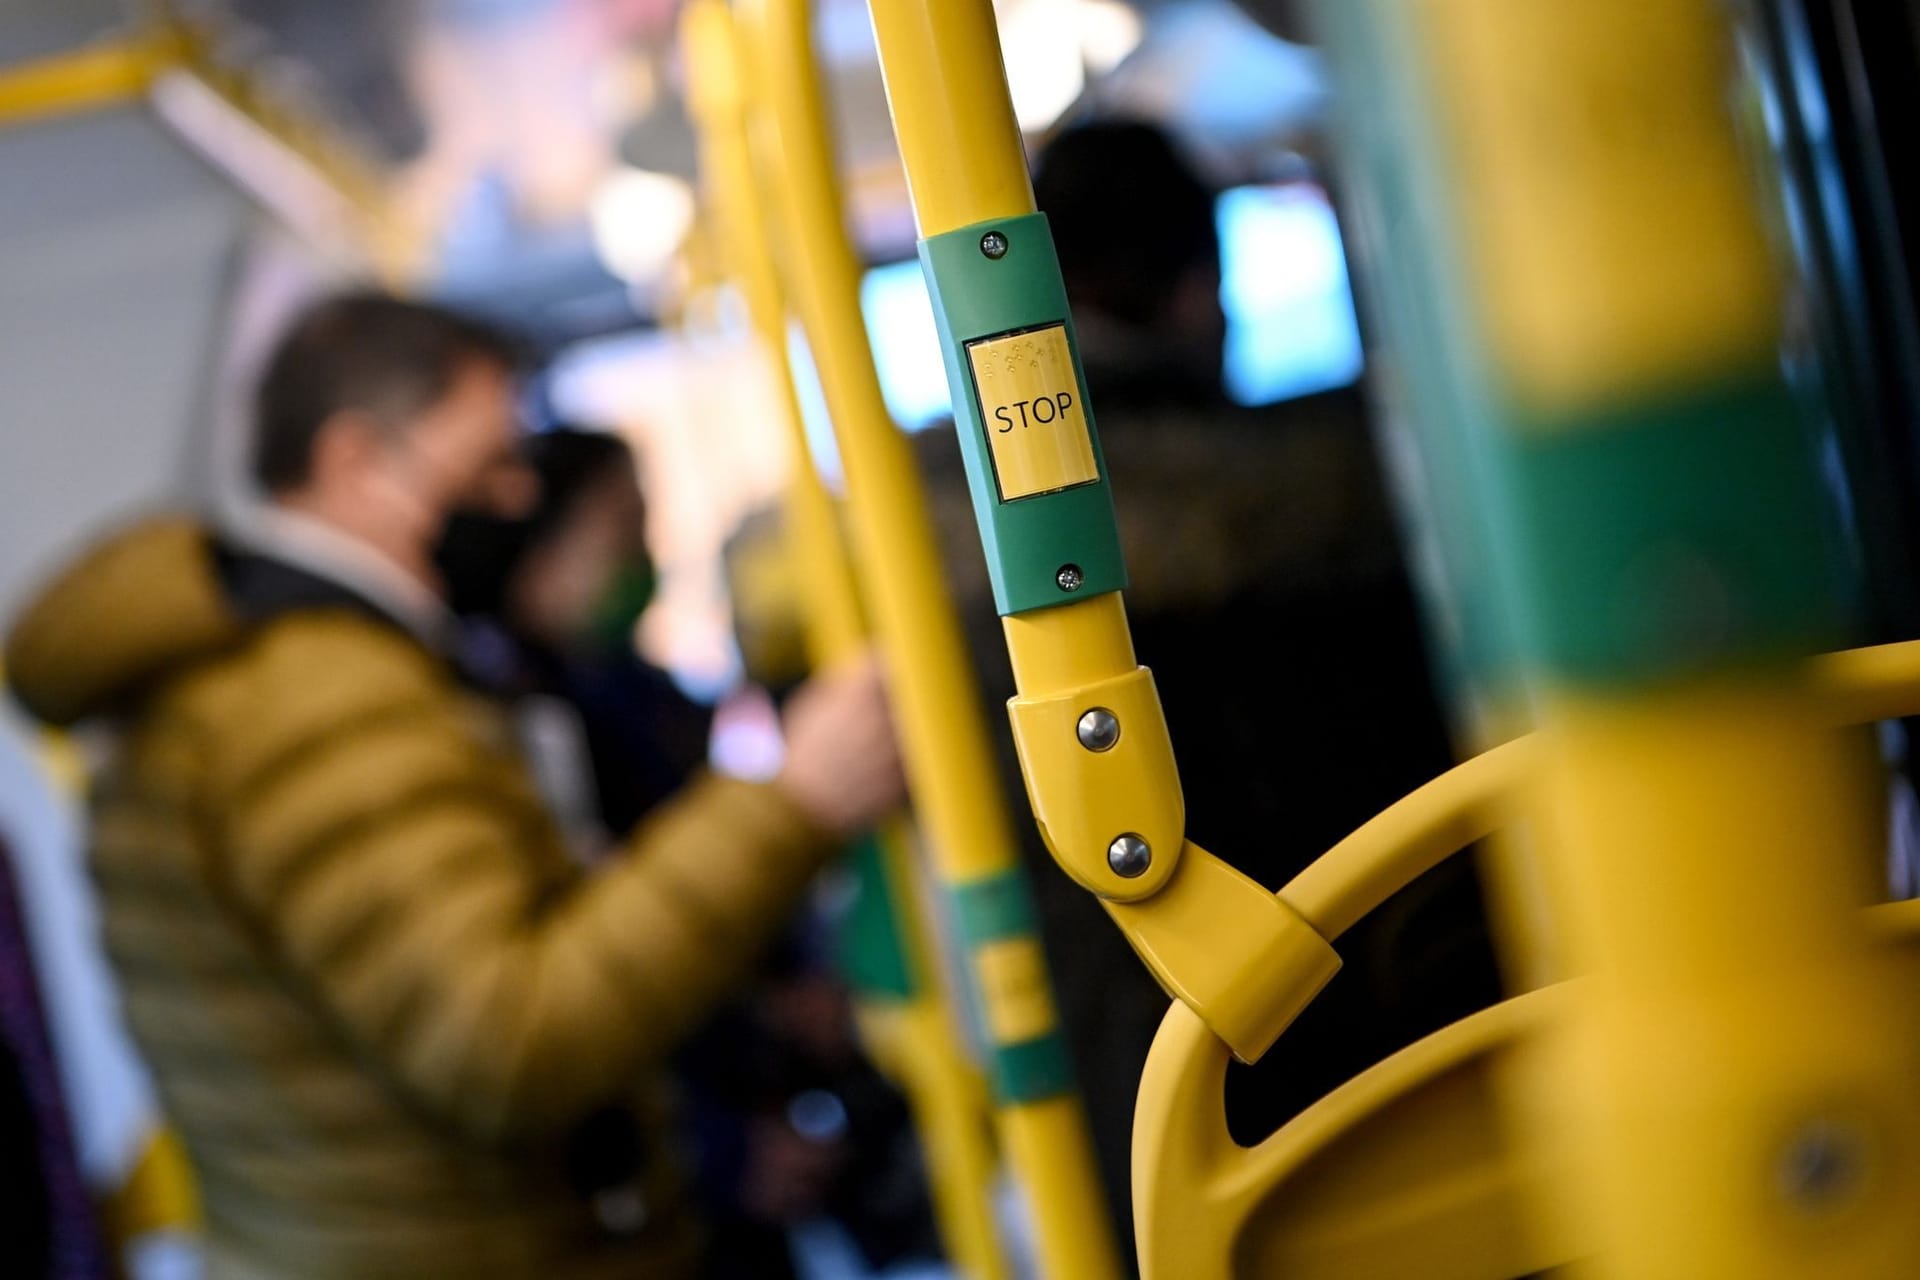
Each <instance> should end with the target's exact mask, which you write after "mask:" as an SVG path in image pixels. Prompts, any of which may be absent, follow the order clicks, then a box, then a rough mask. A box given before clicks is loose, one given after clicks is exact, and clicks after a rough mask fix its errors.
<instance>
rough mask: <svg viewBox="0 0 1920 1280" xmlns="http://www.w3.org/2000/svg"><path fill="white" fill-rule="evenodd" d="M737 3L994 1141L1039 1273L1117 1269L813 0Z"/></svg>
mask: <svg viewBox="0 0 1920 1280" xmlns="http://www.w3.org/2000/svg"><path fill="white" fill-rule="evenodd" d="M741 12H742V17H743V19H744V22H743V26H744V28H745V31H746V34H747V37H748V44H749V49H750V55H749V56H750V65H751V66H752V68H753V71H754V74H755V75H756V77H757V79H756V83H758V84H760V85H762V86H763V87H764V89H765V95H766V96H765V104H766V107H767V110H766V112H765V115H764V118H763V119H762V120H761V122H760V123H761V125H762V127H763V129H764V134H763V135H762V143H763V147H762V150H761V151H760V153H759V154H760V156H761V157H762V159H763V162H764V164H765V165H766V169H767V172H768V173H769V174H770V175H771V176H772V178H773V187H774V190H775V193H776V200H775V204H776V207H777V208H778V209H779V210H780V211H781V214H782V218H781V225H782V227H783V229H784V230H785V231H786V232H787V234H788V235H789V236H790V237H791V240H790V241H789V242H786V243H785V244H784V245H783V247H784V248H785V249H786V250H787V257H786V265H787V266H788V267H789V268H790V270H791V274H792V280H793V293H794V296H795V299H796V300H797V301H798V303H799V313H800V318H801V321H802V326H803V328H804V330H805V332H806V336H807V340H808V344H809V346H810V347H811V349H812V351H813V355H814V360H815V363H816V366H817V367H818V370H819V373H820V381H821V386H822V389H823V391H824V392H825V395H826V400H827V405H828V409H829V411H830V414H831V416H832V419H833V425H834V430H835V432H836V435H837V438H838V441H839V446H840V455H841V459H842V463H843V465H844V467H845V470H846V475H847V488H848V497H849V505H850V507H851V511H852V516H853V524H854V528H855V534H856V539H855V540H856V546H857V551H858V557H859V560H860V562H861V565H862V568H863V574H862V579H863V581H865V582H866V583H867V584H868V586H869V589H870V596H869V603H870V604H871V606H872V609H873V614H874V621H875V630H876V633H877V635H878V637H879V640H880V643H881V647H882V650H883V652H884V654H885V655H886V658H887V661H888V668H889V674H890V676H891V680H892V689H893V697H894V703H895V714H896V721H897V723H898V725H899V728H900V733H901V742H902V749H903V752H904V754H905V758H906V763H907V772H908V778H909V781H910V783H911V785H912V791H913V795H914V800H915V808H916V813H917V816H918V818H919V820H920V826H921V830H922V832H923V834H924V836H925V838H926V842H927V845H928V850H929V854H930V856H931V859H932V865H933V868H934V871H935V875H936V877H937V879H938V880H939V882H940V884H941V887H942V890H943V892H944V894H945V896H946V899H947V901H948V902H949V904H950V905H951V917H952V923H953V925H954V933H955V943H956V946H957V948H958V950H959V952H960V954H961V956H962V958H963V968H964V971H965V976H966V980H967V982H968V984H969V988H970V990H971V992H972V995H973V997H974V1000H975V1003H976V1005H977V1008H978V1013H979V1020H980V1024H981V1025H980V1028H979V1030H980V1033H981V1036H982V1038H983V1039H984V1041H985V1044H986V1050H987V1053H988V1057H989V1061H990V1064H991V1070H990V1075H991V1078H992V1084H993V1093H994V1100H995V1105H996V1119H997V1122H998V1129H999V1134H1000V1139H1001V1145H1002V1148H1003V1150H1004V1151H1005V1152H1006V1156H1007V1162H1008V1165H1009V1168H1010V1170H1011V1172H1012V1174H1013V1177H1014V1179H1015V1181H1016V1183H1017V1184H1018V1186H1019V1188H1020V1190H1021V1192H1022V1194H1023V1197H1024V1199H1025V1202H1026V1206H1027V1210H1028V1213H1029V1216H1030V1218H1031V1220H1032V1223H1033V1228H1034V1237H1035V1248H1036V1252H1037V1254H1038V1261H1039V1267H1040V1273H1041V1274H1042V1275H1043V1276H1045V1277H1048V1278H1049V1280H1066V1278H1067V1277H1072V1278H1073V1280H1079V1278H1080V1277H1087V1278H1088V1280H1098V1278H1099V1277H1103V1276H1110V1275H1114V1274H1117V1272H1118V1263H1117V1260H1116V1258H1115V1255H1114V1252H1113V1243H1112V1236H1111V1228H1110V1226H1109V1223H1108V1219H1107V1214H1106V1211H1105V1208H1104V1203H1105V1202H1104V1198H1103V1196H1102V1194H1101V1189H1100V1185H1099V1181H1098V1176H1097V1173H1096V1171H1095V1165H1094V1160H1093V1154H1092V1144H1091V1141H1090V1138H1089V1135H1088V1132H1087V1127H1086V1119H1085V1115H1084V1112H1083V1110H1082V1107H1081V1105H1080V1100H1079V1097H1078V1095H1077V1093H1076V1092H1075V1090H1074V1087H1073V1081H1072V1075H1071V1070H1070V1067H1069V1064H1068V1060H1067V1054H1066V1048H1065V1041H1064V1037H1063V1035H1062V1031H1061V1027H1060V1024H1059V1015H1058V1012H1057V1009H1056V1007H1055V1003H1054V998H1053V993H1052V987H1051V983H1050V981H1049V978H1048V974H1047V970H1046V963H1045V958H1044V955H1043V953H1042V950H1041V945H1040V939H1039V934H1038V921H1037V919H1036V915H1035V910H1034V906H1033V903H1032V899H1031V895H1030V891H1029V889H1028V887H1027V884H1026V881H1025V878H1024V875H1023V872H1022V870H1021V867H1020V863H1019V855H1018V848H1019V846H1018V842H1017V841H1016V840H1015V838H1014V834H1013V829H1012V826H1011V823H1010V820H1009V818H1008V814H1007V809H1006V805H1005V802H1004V799H1003V798H1002V796H1001V793H1000V789H999V784H998V773H997V770H996V769H995V767H994V763H993V754H992V751H991V750H990V748H989V745H988V739H987V736H986V730H985V725H984V724H983V722H982V719H981V716H980V706H979V694H978V686H977V683H976V681H975V678H974V675H973V671H972V667H971V664H970V662H969V660H968V657H967V653H966V650H965V647H964V644H963V642H962V639H961V632H960V627H959V623H958V620H957V618H956V617H955V614H954V610H953V604H952V601H951V599H950V597H949V595H948V593H947V591H946V587H945V574H944V571H943V569H942V566H941V560H940V556H939V552H938V548H937V545H936V542H935V536H934V531H933V526H932V523H931V520H930V518H929V516H928V513H927V509H926V504H925V495H924V490H923V487H922V483H921V480H920V476H919V473H918V471H917V469H916V468H915V465H914V462H913V457H912V453H911V449H910V446H909V444H908V442H907V440H906V438H905V437H904V436H903V435H902V434H901V433H900V432H899V430H898V428H897V427H896V426H895V425H894V423H893V421H892V419H891V418H890V416H889V415H888V413H887V410H886V405H885V402H884V400H883V399H882V397H881V393H880V384H879V378H878V375H877V373H876V372H875V369H874V366H873V355H872V350H871V348H870V346H869V345H868V339H867V334H866V329H865V326H864V323H863V321H862V317H861V312H860V305H859V282H860V263H859V260H858V258H857V257H856V255H855V253H854V250H853V246H852V244H851V241H850V239H849V235H848V230H847V225H846V214H845V210H844V207H843V205H842V200H841V195H840V191H839V186H838V174H837V170H836V166H835V164H834V153H833V146H832V140H831V135H830V132H829V128H828V124H827V114H826V108H825V103H824V98H823V94H822V91H821V86H820V73H819V68H818V65H817V63H816V60H815V55H814V52H813V40H812V8H811V6H810V5H809V4H808V3H807V2H806V0H765V2H764V3H760V2H758V0H754V2H750V3H746V4H743V6H742V9H741ZM995 65H996V66H997V65H998V64H997V62H996V64H995ZM1024 184H1025V177H1024V174H1022V175H1021V186H1022V188H1023V189H1024Z"/></svg>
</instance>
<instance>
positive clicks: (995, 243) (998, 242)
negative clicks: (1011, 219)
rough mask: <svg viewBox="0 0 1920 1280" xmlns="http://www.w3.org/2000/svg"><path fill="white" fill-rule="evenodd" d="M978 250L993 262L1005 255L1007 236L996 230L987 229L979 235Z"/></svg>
mask: <svg viewBox="0 0 1920 1280" xmlns="http://www.w3.org/2000/svg"><path fill="white" fill-rule="evenodd" d="M980 252H982V253H984V254H986V255H987V256H988V257H989V258H992V259H993V260H994V261H995V262H998V261H1000V259H1002V258H1004V257H1006V256H1007V238H1006V236H1004V235H1002V234H1001V233H1000V232H998V231H989V232H987V234H985V235H983V236H981V237H980Z"/></svg>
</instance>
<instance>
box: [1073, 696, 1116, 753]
mask: <svg viewBox="0 0 1920 1280" xmlns="http://www.w3.org/2000/svg"><path fill="white" fill-rule="evenodd" d="M1074 733H1075V736H1077V737H1078V738H1079V739H1080V745H1081V746H1083V747H1085V748H1086V749H1087V750H1089V751H1111V750H1113V744H1114V743H1116V742H1118V741H1120V717H1119V716H1116V715H1114V714H1113V712H1111V711H1109V710H1107V709H1106V708H1105V707H1095V708H1093V709H1092V710H1091V711H1088V712H1086V713H1085V714H1084V715H1082V716H1081V717H1080V723H1079V724H1077V725H1075V726H1074Z"/></svg>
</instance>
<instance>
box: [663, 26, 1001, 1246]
mask: <svg viewBox="0 0 1920 1280" xmlns="http://www.w3.org/2000/svg"><path fill="white" fill-rule="evenodd" d="M682 30H683V37H684V46H685V49H686V54H687V63H688V67H689V72H690V76H691V80H692V92H691V98H692V109H693V114H694V118H695V123H696V125H697V127H698V129H699V135H700V167H701V170H702V173H703V175H704V177H705V180H706V183H707V186H708V190H709V192H710V195H711V198H712V203H713V212H714V214H715V215H716V219H717V221H718V223H719V224H720V229H721V240H722V243H723V245H724V247H725V249H726V256H727V258H728V270H729V272H730V274H731V275H732V276H733V277H734V278H735V279H736V281H737V282H738V284H739V286H740V289H741V292H742V294H743V295H744V296H745V299H746V302H747V309H748V312H749V315H750V317H751V319H752V324H753V328H754V331H755V334H756V336H757V338H758V342H759V347H760V349H761V351H762V353H763V354H764V355H765V357H766V358H767V360H768V362H769V364H770V365H771V367H772V371H773V374H774V377H775V382H776V384H777V388H776V390H777V394H778V395H779V397H780V402H781V403H780V408H781V416H782V418H783V420H784V421H785V423H786V425H787V428H788V431H787V434H788V438H789V440H790V442H791V447H792V449H793V454H794V456H793V479H792V481H791V483H790V484H789V487H788V490H787V500H786V517H787V523H788V543H789V545H790V547H791V548H792V553H793V556H794V558H795V561H796V566H795V567H796V571H797V576H798V578H799V580H800V584H801V587H802V603H803V607H804V609H805V614H806V630H807V647H808V650H809V656H810V660H811V662H812V665H813V666H815V667H816V668H819V667H823V666H828V665H831V664H832V663H835V662H838V661H842V660H844V659H846V658H848V657H851V656H853V655H855V654H857V653H859V652H860V651H862V650H863V649H864V648H865V647H866V646H867V644H868V642H869V639H868V635H867V628H866V623H865V620H864V618H863V617H862V614H861V608H860V599H859V591H858V587H857V584H856V582H855V579H854V572H853V565H852V562H851V559H850V557H849V554H848V550H847V546H846V540H845V538H844V537H843V536H842V534H841V530H840V524H839V518H838V514H837V512H836V510H835V507H834V500H833V497H832V495H831V494H829V493H828V491H827V487H826V485H825V484H824V483H823V482H822V480H821V478H820V473H819V471H818V470H817V469H816V468H815V467H814V466H813V464H812V459H811V457H810V456H809V451H808V444H807V436H806V427H805V423H804V420H803V418H802V416H801V412H800V405H799V401H798V396H797V392H796V388H795V383H794V379H793V370H792V367H791V362H790V360H789V358H788V354H787V343H786V320H787V310H786V305H785V302H784V300H783V298H782V296H781V287H780V280H779V276H778V273H777V271H776V269H775V265H774V260H773V253H772V247H771V244H770V238H769V228H768V226H767V223H766V218H765V214H764V211H763V207H762V198H761V197H762V184H761V183H760V182H759V181H758V178H757V176H756V173H755V168H754V163H753V157H752V154H751V149H750V145H749V140H748V133H747V97H748V88H747V85H746V83H745V81H744V79H743V77H742V76H741V74H740V49H739V42H738V38H737V33H736V32H735V31H734V29H733V15H732V14H731V13H730V12H728V10H727V8H726V5H725V3H724V0H695V2H694V3H693V4H691V5H689V6H688V8H687V10H686V13H685V15H684V17H683V19H682ZM880 850H881V857H882V859H883V861H884V863H885V867H886V875H885V877H884V879H885V881H886V885H887V888H888V890H889V891H890V892H891V893H892V895H893V899H892V901H891V903H890V906H891V909H892V910H891V914H892V916H893V919H894V921H895V925H896V927H897V929H898V931H899V933H900V935H901V940H902V944H903V947H904V949H905V951H906V952H907V962H908V967H909V969H910V970H911V985H912V988H913V990H912V994H911V995H909V996H907V997H906V998H904V999H898V1000H881V999H866V1000H863V1001H861V1002H860V1004H859V1007H858V1008H857V1009H856V1017H857V1019H858V1021H859V1024H860V1029H861V1035H862V1038H863V1040H864V1041H865V1042H866V1044H867V1048H868V1051H869V1053H871V1054H872V1055H873V1057H874V1059H875V1061H876V1062H877V1063H879V1064H880V1065H881V1066H882V1068H883V1069H884V1070H886V1071H887V1073H888V1074H889V1075H890V1076H892V1077H893V1078H894V1079H895V1080H896V1081H897V1082H898V1084H899V1085H900V1087H901V1089H902V1090H903V1091H904V1092H905V1093H906V1094H907V1098H908V1103H909V1105H910V1107H911V1108H912V1111H913V1114H914V1120H915V1125H916V1128H917V1129H918V1130H919V1132H920V1137H921V1144H922V1147H923V1149H924V1151H925V1154H926V1159H927V1171H928V1180H929V1182H930V1184H931V1187H932V1192H933V1200H934V1209H935V1214H936V1217H937V1218H938V1221H939V1225H940V1233H941V1237H942V1239H943V1240H944V1241H945V1243H946V1247H947V1251H948V1253H949V1255H950V1256H951V1258H952V1260H953V1262H954V1264H955V1265H956V1266H957V1267H958V1268H959V1270H960V1271H961V1272H962V1273H963V1274H964V1275H966V1276H968V1277H971V1278H973V1280H1006V1278H1007V1277H1008V1276H1010V1275H1011V1270H1010V1268H1009V1266H1008V1263H1007V1259H1006V1257H1005V1254H1004V1252H1003V1250H1002V1247H1001V1243H1000V1240H999V1236H998V1232H997V1231H996V1229H995V1223H994V1207H993V1188H994V1184H995V1181H996V1179H997V1176H998V1160H997V1158H996V1155H995V1152H994V1150H993V1145H992V1141H991V1134H990V1130H989V1127H988V1123H987V1121H988V1108H987V1095H986V1088H985V1084H984V1081H982V1080H981V1078H980V1074H979V1072H978V1070H977V1068H976V1067H975V1065H974V1063H973V1061H972V1059H971V1058H970V1056H969V1055H968V1053H967V1051H966V1048H965V1044H964V1039H963V1037H962V1035H961V1032H960V1025H959V1022H958V1018H959V1014H958V1012H957V1008H956V1002H955V1001H954V1000H953V998H952V993H951V992H950V991H948V990H947V989H946V974H945V972H944V970H943V968H942V967H941V966H940V965H938V964H936V963H935V962H934V961H933V959H932V956H931V954H930V952H931V946H930V943H929V934H930V933H931V932H932V931H931V930H929V929H927V928H924V927H921V922H920V921H919V919H918V914H919V911H920V909H921V905H922V903H923V902H924V901H925V894H924V893H922V892H920V891H919V886H920V884H921V881H922V879H923V877H922V875H921V873H920V869H919V867H918V866H917V864H916V862H915V860H914V858H913V855H912V833H911V831H910V829H909V823H908V821H907V819H906V818H905V817H904V816H901V817H898V818H896V819H894V820H893V821H892V822H890V823H889V824H888V825H887V826H886V827H885V828H884V829H883V830H882V832H881V833H880Z"/></svg>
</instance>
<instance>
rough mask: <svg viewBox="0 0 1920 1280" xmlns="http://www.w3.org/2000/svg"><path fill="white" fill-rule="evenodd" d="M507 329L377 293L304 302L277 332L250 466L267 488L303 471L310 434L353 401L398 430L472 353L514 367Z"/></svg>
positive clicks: (298, 478)
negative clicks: (312, 303) (300, 311)
mask: <svg viewBox="0 0 1920 1280" xmlns="http://www.w3.org/2000/svg"><path fill="white" fill-rule="evenodd" d="M522 354H523V353H522V351H521V349H520V346H519V344H517V343H516V342H515V341H514V340H513V338H511V337H510V336H509V335H507V334H506V333H505V332H503V331H501V330H499V329H496V328H494V327H492V326H490V325H488V324H485V323H483V322H481V321H479V320H475V319H472V318H470V317H468V316H463V315H460V314H459V313H457V312H453V311H449V310H447V309H445V308H443V307H435V306H429V305H426V304H424V303H418V302H405V301H402V300H401V299H399V298H394V297H390V296H388V295H386V294H383V293H373V292H357V293H343V294H338V295H336V296H334V297H331V298H328V299H326V300H324V301H322V302H320V303H318V304H317V305H315V306H313V307H312V308H310V309H309V310H307V311H306V312H305V313H304V314H303V315H302V316H301V317H300V318H299V319H298V320H297V321H295V322H294V324H293V327H292V328H290V329H289V330H288V331H287V333H286V335H285V336H284V337H282V338H281V339H280V344H279V346H277V347H276V348H275V349H274V352H273V355H272V357H271V358H270V359H269V360H268V361H267V366H266V371H265V372H264V374H263V375H262V376H261V379H260V385H259V388H258V391H257V393H256V395H255V399H254V419H253V475H254V479H256V480H257V481H259V483H260V484H261V485H262V486H263V487H264V488H265V489H266V490H267V491H268V492H269V493H284V492H286V491H287V490H289V489H297V488H299V487H300V486H301V485H303V484H305V483H306V482H307V480H308V479H309V478H310V475H311V472H312V468H313V450H314V442H315V441H316V439H317V438H318V437H319V435H320V428H321V427H322V425H324V424H325V423H326V422H327V420H328V419H330V418H332V417H333V416H334V415H335V414H338V413H342V412H346V411H354V410H357V411H359V412H361V413H365V414H367V415H368V416H369V417H371V418H372V419H374V420H375V421H377V422H379V423H381V424H382V425H384V426H386V427H388V428H390V429H393V430H396V431H397V430H399V429H401V428H402V427H404V426H405V425H406V423H407V422H408V421H409V420H410V419H411V418H413V417H414V416H415V415H416V414H419V413H420V412H421V411H423V410H425V409H426V408H427V407H429V406H430V405H432V404H433V403H434V402H435V401H437V400H439V399H440V398H441V397H442V396H444V395H446V394H447V392H448V390H450V389H451V388H452V386H453V382H454V379H455V378H456V377H457V376H458V375H459V372H460V370H461V369H462V368H463V367H464V366H466V365H467V364H469V363H471V362H473V361H481V362H485V363H490V364H496V365H499V366H501V367H503V368H505V369H507V370H510V371H511V370H515V369H517V368H518V367H519V366H520V364H521V362H522V360H521V358H522Z"/></svg>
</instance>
